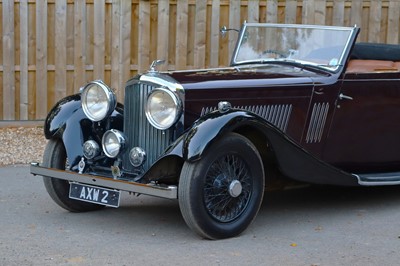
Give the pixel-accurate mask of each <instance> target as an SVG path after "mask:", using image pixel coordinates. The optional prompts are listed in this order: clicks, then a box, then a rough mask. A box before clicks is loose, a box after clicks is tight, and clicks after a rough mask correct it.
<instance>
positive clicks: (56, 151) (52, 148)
mask: <svg viewBox="0 0 400 266" xmlns="http://www.w3.org/2000/svg"><path fill="white" fill-rule="evenodd" d="M66 164H67V155H66V152H65V148H64V144H63V143H62V141H60V140H54V139H51V140H49V141H48V143H47V145H46V149H45V150H44V155H43V166H44V167H48V168H56V169H61V170H65V165H66ZM43 182H44V186H45V187H46V190H47V192H48V193H49V195H50V197H51V198H52V199H53V200H54V201H55V202H56V203H57V204H58V205H59V206H60V207H62V208H64V209H66V210H68V211H71V212H86V211H94V210H99V209H102V208H104V206H102V205H97V204H92V203H88V202H82V201H78V200H73V199H70V198H69V187H70V184H69V182H68V181H66V180H61V179H56V178H52V177H47V176H44V177H43Z"/></svg>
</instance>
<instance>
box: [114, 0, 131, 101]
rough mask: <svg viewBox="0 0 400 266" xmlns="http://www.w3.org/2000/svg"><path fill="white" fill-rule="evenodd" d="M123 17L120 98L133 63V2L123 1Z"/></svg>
mask: <svg viewBox="0 0 400 266" xmlns="http://www.w3.org/2000/svg"><path fill="white" fill-rule="evenodd" d="M120 8H121V17H120V27H119V28H120V39H121V40H120V45H121V49H120V52H119V60H118V61H119V66H120V69H119V78H118V80H119V84H118V88H119V89H118V91H117V96H118V99H120V100H122V99H123V98H124V87H125V82H126V81H127V80H128V78H129V77H130V65H131V61H130V60H131V50H130V45H131V42H130V34H131V16H132V11H131V10H132V9H131V2H130V1H122V2H121V6H120Z"/></svg>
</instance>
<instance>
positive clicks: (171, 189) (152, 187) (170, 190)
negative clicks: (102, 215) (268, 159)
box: [30, 163, 178, 199]
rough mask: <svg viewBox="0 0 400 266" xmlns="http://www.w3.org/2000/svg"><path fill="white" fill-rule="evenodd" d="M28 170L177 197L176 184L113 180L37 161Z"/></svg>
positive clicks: (84, 182) (108, 186)
mask: <svg viewBox="0 0 400 266" xmlns="http://www.w3.org/2000/svg"><path fill="white" fill-rule="evenodd" d="M30 172H31V174H33V175H40V176H47V177H52V178H58V179H63V180H68V181H74V182H78V183H82V184H87V185H95V186H99V187H105V188H111V189H118V190H123V191H128V192H134V193H138V194H144V195H150V196H155V197H161V198H166V199H177V198H178V188H177V186H163V185H158V184H154V183H148V184H141V183H136V182H128V181H123V180H115V179H110V178H106V177H101V176H95V175H86V174H78V173H75V172H69V171H64V170H59V169H53V168H46V167H42V166H40V165H39V163H31V167H30Z"/></svg>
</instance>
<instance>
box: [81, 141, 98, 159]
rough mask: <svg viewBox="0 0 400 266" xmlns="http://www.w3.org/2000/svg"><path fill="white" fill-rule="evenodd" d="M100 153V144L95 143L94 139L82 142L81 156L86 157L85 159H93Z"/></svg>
mask: <svg viewBox="0 0 400 266" xmlns="http://www.w3.org/2000/svg"><path fill="white" fill-rule="evenodd" d="M99 153H100V146H99V144H97V142H96V141H94V140H88V141H86V142H85V143H83V156H85V157H86V159H93V158H94V157H96V156H97V155H99Z"/></svg>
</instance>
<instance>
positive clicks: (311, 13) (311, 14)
mask: <svg viewBox="0 0 400 266" xmlns="http://www.w3.org/2000/svg"><path fill="white" fill-rule="evenodd" d="M302 23H303V24H315V0H304V1H303V10H302Z"/></svg>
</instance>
